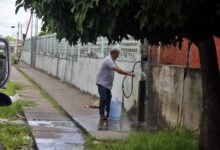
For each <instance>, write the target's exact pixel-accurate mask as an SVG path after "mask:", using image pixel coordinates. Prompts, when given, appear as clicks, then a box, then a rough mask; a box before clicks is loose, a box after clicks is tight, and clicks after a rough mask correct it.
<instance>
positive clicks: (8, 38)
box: [5, 35, 16, 43]
mask: <svg viewBox="0 0 220 150" xmlns="http://www.w3.org/2000/svg"><path fill="white" fill-rule="evenodd" d="M5 39H7V40H8V41H11V42H14V43H15V42H16V39H15V38H13V37H11V36H9V35H8V36H6V37H5Z"/></svg>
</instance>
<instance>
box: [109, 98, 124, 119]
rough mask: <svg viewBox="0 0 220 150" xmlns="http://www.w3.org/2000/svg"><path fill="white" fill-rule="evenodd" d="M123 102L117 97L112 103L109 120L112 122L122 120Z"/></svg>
mask: <svg viewBox="0 0 220 150" xmlns="http://www.w3.org/2000/svg"><path fill="white" fill-rule="evenodd" d="M121 107H122V106H121V102H120V101H119V100H118V98H117V97H116V98H115V100H112V101H111V104H110V113H109V119H110V120H120V119H121Z"/></svg>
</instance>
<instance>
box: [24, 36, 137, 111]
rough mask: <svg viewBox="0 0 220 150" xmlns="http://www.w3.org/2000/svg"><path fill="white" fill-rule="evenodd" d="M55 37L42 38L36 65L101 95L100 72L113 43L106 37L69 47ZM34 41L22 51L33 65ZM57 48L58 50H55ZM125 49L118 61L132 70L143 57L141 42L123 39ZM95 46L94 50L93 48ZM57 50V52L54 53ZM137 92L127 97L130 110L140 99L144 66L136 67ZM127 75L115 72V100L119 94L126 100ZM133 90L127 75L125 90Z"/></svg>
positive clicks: (135, 81) (63, 79) (26, 59)
mask: <svg viewBox="0 0 220 150" xmlns="http://www.w3.org/2000/svg"><path fill="white" fill-rule="evenodd" d="M55 40H56V39H55V38H54V36H46V37H42V38H40V37H38V41H37V48H36V49H37V51H36V68H38V69H40V70H43V71H45V72H47V73H48V74H50V75H52V76H54V77H58V78H59V79H60V80H62V81H65V82H67V83H70V84H72V85H74V86H76V87H78V88H79V89H80V90H82V91H85V92H88V93H90V94H92V95H96V96H98V91H97V86H96V84H95V81H96V74H97V72H98V69H99V67H100V64H101V62H102V60H103V59H104V55H105V56H106V55H108V53H109V50H110V49H111V47H112V46H109V45H108V43H107V42H106V41H105V39H103V38H101V39H99V40H98V41H97V45H92V44H89V45H80V44H78V45H76V46H72V47H71V46H69V45H68V43H67V42H65V41H64V40H62V41H61V43H58V41H57V40H56V41H55ZM29 45H30V40H28V42H27V44H26V45H25V49H26V51H24V52H23V53H22V60H23V61H24V62H26V63H27V64H30V58H31V57H30V50H29V49H30V47H29ZM54 48H55V49H54ZM121 48H122V52H121V55H120V58H119V61H118V62H117V63H118V65H119V67H121V68H122V69H125V70H128V71H130V70H131V69H132V67H133V64H134V63H135V61H137V60H139V59H140V54H139V51H140V50H139V48H140V44H139V42H137V41H134V40H131V41H123V44H121ZM91 49H92V51H91ZM52 52H53V53H52ZM135 74H136V77H135V78H134V85H133V94H132V96H131V98H130V99H126V98H125V101H124V102H125V103H124V106H125V109H127V110H129V109H130V108H131V107H132V106H133V103H134V101H137V99H138V83H139V82H138V81H139V80H140V65H137V66H136V69H135ZM123 77H124V76H123V75H119V74H117V73H115V79H114V85H113V89H112V96H113V99H114V98H115V97H118V98H119V99H120V100H122V80H123ZM130 89H131V78H130V77H127V80H126V82H125V91H126V92H127V93H128V94H129V93H130Z"/></svg>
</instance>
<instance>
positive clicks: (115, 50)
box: [110, 48, 120, 60]
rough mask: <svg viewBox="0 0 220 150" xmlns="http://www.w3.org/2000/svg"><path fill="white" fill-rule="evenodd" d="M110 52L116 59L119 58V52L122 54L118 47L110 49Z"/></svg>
mask: <svg viewBox="0 0 220 150" xmlns="http://www.w3.org/2000/svg"><path fill="white" fill-rule="evenodd" d="M110 54H111V56H112V58H113V59H114V60H116V59H117V58H118V56H119V54H120V50H119V49H117V48H114V49H112V50H111V51H110Z"/></svg>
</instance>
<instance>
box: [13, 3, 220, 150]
mask: <svg viewBox="0 0 220 150" xmlns="http://www.w3.org/2000/svg"><path fill="white" fill-rule="evenodd" d="M16 6H17V10H19V8H20V7H24V8H25V9H31V10H32V11H33V12H35V13H36V14H37V15H38V17H40V18H42V20H43V22H44V24H43V29H46V28H48V29H49V30H50V31H51V32H56V33H57V37H58V38H59V39H62V38H66V39H67V40H68V41H69V42H70V43H72V44H75V43H77V41H78V40H79V39H81V41H82V42H85V43H87V42H93V43H95V42H96V39H97V37H98V36H105V37H107V38H108V39H109V41H110V42H114V41H120V40H122V38H127V36H128V35H131V36H133V37H134V38H135V39H140V40H143V39H144V38H146V37H147V39H148V41H149V42H150V43H151V44H155V43H158V41H161V42H162V44H170V43H179V44H180V45H181V40H182V38H183V37H186V38H188V39H190V40H191V41H192V42H193V43H195V44H196V45H197V47H198V48H199V54H200V62H201V68H202V69H201V71H202V88H203V112H202V119H201V124H200V149H201V150H217V149H219V147H220V142H219V141H220V129H219V127H220V111H219V106H220V87H219V85H220V84H219V81H220V80H219V70H218V62H217V55H216V47H215V43H214V39H213V36H217V37H220V1H217V0H213V1H208V0H179V1H178V0H121V1H118V0H17V1H16ZM17 10H16V11H17Z"/></svg>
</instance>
